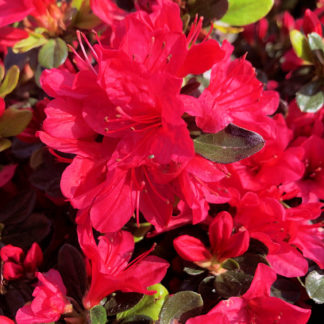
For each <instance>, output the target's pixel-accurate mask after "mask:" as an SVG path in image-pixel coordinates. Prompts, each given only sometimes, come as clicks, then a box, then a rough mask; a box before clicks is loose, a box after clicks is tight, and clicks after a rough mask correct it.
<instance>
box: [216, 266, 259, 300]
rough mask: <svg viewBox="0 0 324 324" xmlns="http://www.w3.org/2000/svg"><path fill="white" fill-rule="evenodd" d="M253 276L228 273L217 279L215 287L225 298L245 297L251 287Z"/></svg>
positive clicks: (242, 273)
mask: <svg viewBox="0 0 324 324" xmlns="http://www.w3.org/2000/svg"><path fill="white" fill-rule="evenodd" d="M252 279H253V276H251V275H249V274H246V273H244V272H243V271H231V270H230V271H226V272H225V273H222V274H220V275H218V276H217V277H216V278H215V282H214V287H215V289H216V292H217V294H219V295H220V296H222V297H223V298H230V297H232V296H241V295H243V294H244V293H245V292H246V291H247V290H248V289H249V287H250V284H251V282H252Z"/></svg>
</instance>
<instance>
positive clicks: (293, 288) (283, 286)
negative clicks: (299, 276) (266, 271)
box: [271, 278, 300, 304]
mask: <svg viewBox="0 0 324 324" xmlns="http://www.w3.org/2000/svg"><path fill="white" fill-rule="evenodd" d="M271 296H273V297H278V298H280V299H283V300H284V301H286V302H288V303H291V304H294V303H296V302H297V301H298V299H299V297H300V289H299V286H298V285H296V283H295V282H293V281H292V280H290V279H289V278H278V279H277V280H276V281H275V282H274V283H273V285H272V286H271Z"/></svg>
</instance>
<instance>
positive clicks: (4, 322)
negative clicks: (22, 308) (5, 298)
mask: <svg viewBox="0 0 324 324" xmlns="http://www.w3.org/2000/svg"><path fill="white" fill-rule="evenodd" d="M0 322H1V323H2V324H15V322H14V321H13V320H11V319H10V318H8V317H6V316H1V315H0Z"/></svg>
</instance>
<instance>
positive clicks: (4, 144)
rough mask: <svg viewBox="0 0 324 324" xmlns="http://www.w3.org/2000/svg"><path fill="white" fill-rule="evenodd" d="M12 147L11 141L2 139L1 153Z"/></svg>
mask: <svg viewBox="0 0 324 324" xmlns="http://www.w3.org/2000/svg"><path fill="white" fill-rule="evenodd" d="M10 146H11V141H10V140H8V139H7V138H0V152H2V151H4V150H6V149H7V148H9V147H10Z"/></svg>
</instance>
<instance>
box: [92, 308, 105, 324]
mask: <svg viewBox="0 0 324 324" xmlns="http://www.w3.org/2000/svg"><path fill="white" fill-rule="evenodd" d="M90 321H91V324H105V323H106V322H107V314H106V310H105V307H103V306H101V305H97V306H95V307H92V308H91V309H90Z"/></svg>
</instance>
